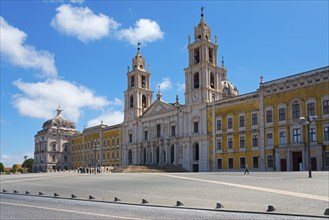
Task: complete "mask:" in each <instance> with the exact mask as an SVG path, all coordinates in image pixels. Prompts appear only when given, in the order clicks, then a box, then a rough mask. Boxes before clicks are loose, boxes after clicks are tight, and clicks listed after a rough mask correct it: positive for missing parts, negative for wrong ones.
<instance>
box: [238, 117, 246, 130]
mask: <svg viewBox="0 0 329 220" xmlns="http://www.w3.org/2000/svg"><path fill="white" fill-rule="evenodd" d="M239 122H240V128H243V127H244V126H245V125H244V115H240V116H239Z"/></svg>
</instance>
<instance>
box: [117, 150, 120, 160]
mask: <svg viewBox="0 0 329 220" xmlns="http://www.w3.org/2000/svg"><path fill="white" fill-rule="evenodd" d="M118 158H120V151H118V150H117V159H118Z"/></svg>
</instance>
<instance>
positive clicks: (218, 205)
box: [216, 202, 224, 209]
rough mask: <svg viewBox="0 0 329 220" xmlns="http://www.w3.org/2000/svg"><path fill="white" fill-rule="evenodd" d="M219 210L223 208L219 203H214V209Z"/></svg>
mask: <svg viewBox="0 0 329 220" xmlns="http://www.w3.org/2000/svg"><path fill="white" fill-rule="evenodd" d="M220 208H224V206H223V205H222V204H220V203H219V202H217V203H216V209H220Z"/></svg>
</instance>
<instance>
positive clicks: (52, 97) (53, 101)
mask: <svg viewBox="0 0 329 220" xmlns="http://www.w3.org/2000/svg"><path fill="white" fill-rule="evenodd" d="M13 84H14V85H15V86H16V87H17V88H18V89H20V90H21V91H22V92H23V93H22V94H16V95H15V96H14V97H13V104H14V106H15V107H16V108H17V109H18V111H19V113H20V114H21V115H25V116H29V117H34V118H43V119H50V118H53V117H54V115H55V109H56V108H57V105H58V104H60V105H61V107H62V108H63V115H64V117H65V118H67V119H69V120H72V121H74V122H77V120H78V119H79V117H80V115H81V113H82V108H84V107H88V108H92V109H101V108H103V107H106V106H108V105H109V104H110V102H109V101H108V100H107V99H106V97H100V96H96V95H95V94H94V92H93V91H91V90H90V89H88V88H86V87H84V86H81V85H76V84H73V83H71V82H68V81H64V80H58V79H54V80H47V81H45V82H37V83H26V82H23V81H22V80H16V81H14V82H13Z"/></svg>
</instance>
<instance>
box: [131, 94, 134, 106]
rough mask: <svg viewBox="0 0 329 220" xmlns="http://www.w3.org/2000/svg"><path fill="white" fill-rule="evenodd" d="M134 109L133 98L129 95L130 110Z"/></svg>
mask: <svg viewBox="0 0 329 220" xmlns="http://www.w3.org/2000/svg"><path fill="white" fill-rule="evenodd" d="M133 107H134V96H133V95H131V96H130V108H133Z"/></svg>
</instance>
